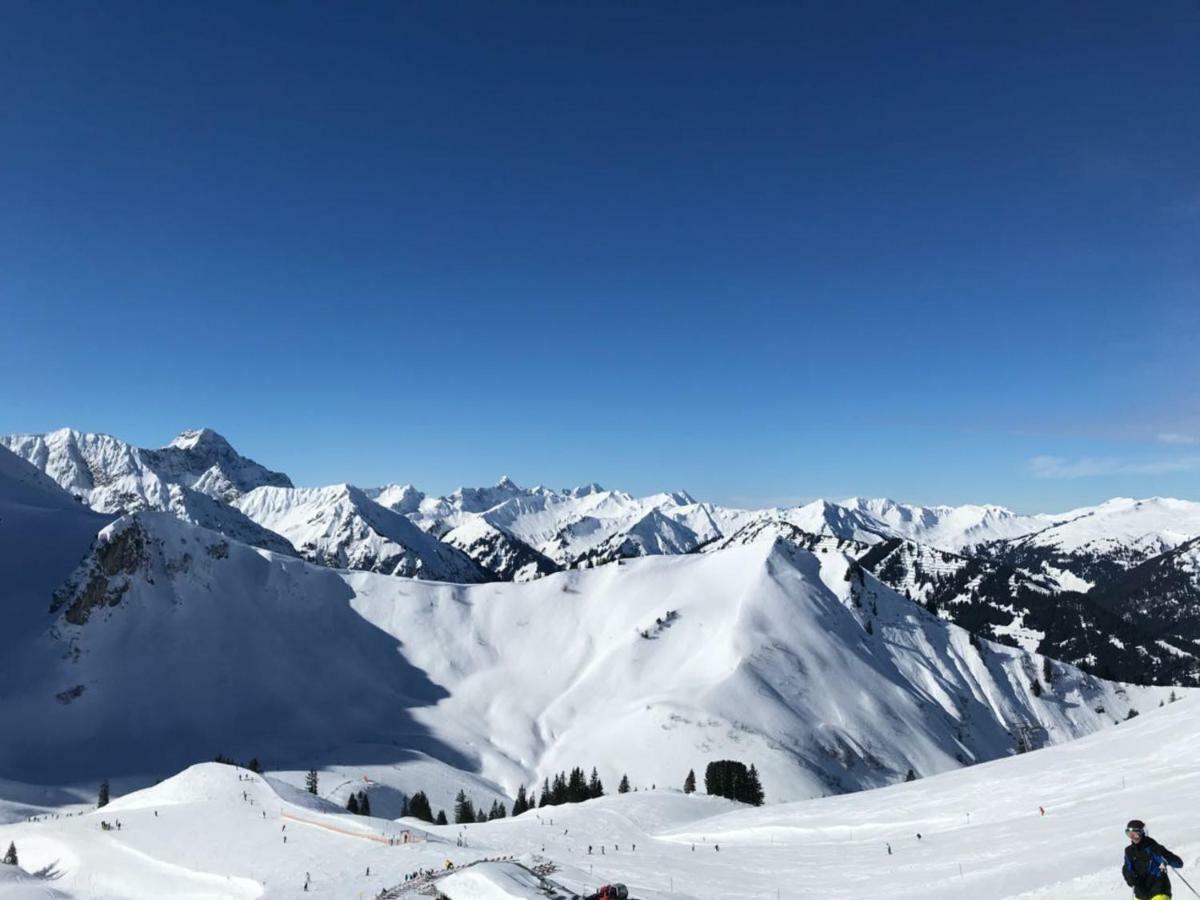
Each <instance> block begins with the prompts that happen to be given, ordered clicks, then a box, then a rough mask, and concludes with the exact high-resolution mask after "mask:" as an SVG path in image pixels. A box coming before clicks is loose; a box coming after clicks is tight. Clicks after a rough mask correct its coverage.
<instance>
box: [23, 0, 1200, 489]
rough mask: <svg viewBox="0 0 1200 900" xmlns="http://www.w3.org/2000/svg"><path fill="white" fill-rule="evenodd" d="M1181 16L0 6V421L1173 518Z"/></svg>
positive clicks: (1192, 175)
mask: <svg viewBox="0 0 1200 900" xmlns="http://www.w3.org/2000/svg"><path fill="white" fill-rule="evenodd" d="M1198 47H1200V10H1198V9H1197V7H1196V6H1195V4H1194V3H1192V2H1186V0H1180V2H1163V3H1155V4H1130V3H1105V2H1100V3H1060V4H1055V3H1045V2H1039V3H1014V4H996V5H994V6H993V7H992V8H990V9H987V8H981V5H979V4H963V3H957V2H956V3H945V4H939V3H930V4H917V5H913V4H906V3H879V4H872V3H847V4H804V3H787V4H775V3H752V4H741V3H736V4H735V3H728V4H709V3H677V4H676V3H667V4H656V3H638V4H632V3H630V4H624V3H615V4H586V3H584V4H564V3H534V4H519V3H517V4H504V5H496V4H490V3H478V4H475V3H468V2H461V3H450V4H446V3H429V4H422V3H412V4H409V3H381V4H354V5H348V4H325V5H321V4H306V3H288V4H257V5H252V4H245V3H229V4H223V3H216V2H214V3H207V4H203V5H196V4H169V3H155V4H150V3H146V4H132V3H111V4H92V3H61V4H60V3H42V2H31V3H10V4H6V5H5V6H4V8H3V10H2V11H0V100H2V101H3V106H4V109H5V114H4V116H2V117H0V314H2V318H0V384H3V386H4V387H3V389H2V390H0V431H4V432H11V431H42V430H47V429H51V428H55V427H59V426H62V425H71V426H73V427H77V428H83V429H88V430H97V431H107V432H111V433H113V434H116V435H118V436H120V437H123V438H125V439H127V440H130V441H133V442H135V443H138V444H141V445H145V446H157V445H160V444H163V443H165V442H167V441H168V440H169V439H170V438H171V437H172V436H173V435H174V434H175V433H176V432H178V431H180V430H182V429H184V428H187V427H194V426H197V425H200V424H204V425H209V426H211V427H214V428H216V429H217V430H219V431H221V432H222V433H224V434H225V435H226V436H227V437H229V438H230V440H231V441H232V442H233V443H234V444H235V446H237V447H238V448H239V449H241V450H242V451H243V452H245V453H247V454H249V455H251V456H254V457H255V458H257V459H259V460H260V461H261V462H264V463H266V464H268V465H271V466H273V467H276V468H281V469H283V470H285V471H287V472H289V473H290V474H291V475H292V476H293V478H294V479H295V480H296V481H297V482H298V483H304V484H318V483H327V482H334V481H352V482H356V483H359V484H375V483H380V482H385V481H411V482H414V483H416V484H418V485H419V486H421V487H423V488H424V489H427V490H431V491H437V492H442V491H445V490H449V489H451V488H453V487H454V486H456V485H458V484H462V483H467V484H474V483H490V482H493V481H495V480H496V478H498V477H499V476H500V475H501V474H504V473H507V474H509V475H511V476H512V477H513V478H515V479H516V480H517V481H519V482H523V483H538V482H542V483H548V484H552V485H565V484H574V483H580V482H587V481H592V480H597V481H600V482H601V483H604V484H606V485H608V486H618V487H624V488H626V489H628V490H631V491H635V492H649V491H653V490H660V489H669V488H686V489H688V490H690V491H691V492H692V493H694V494H696V495H698V496H702V497H704V498H706V499H713V500H717V501H721V502H727V503H745V504H754V505H759V504H767V503H777V502H790V501H800V500H804V499H809V498H812V497H815V496H834V497H838V496H845V495H850V494H861V495H881V494H886V495H890V496H893V497H896V498H899V499H905V500H910V501H917V502H954V503H957V502H997V503H1003V504H1006V505H1009V506H1012V507H1013V508H1016V509H1018V510H1022V511H1038V510H1057V509H1062V508H1065V507H1067V506H1072V505H1079V504H1083V503H1089V502H1094V501H1097V500H1099V499H1103V498H1106V497H1109V496H1113V495H1138V496H1141V495H1151V494H1170V495H1175V496H1185V497H1192V498H1196V497H1200V408H1198V403H1197V396H1198V394H1197V386H1198V380H1200V379H1198V376H1200V353H1198V352H1197V350H1198V348H1200V167H1198V166H1197V165H1196V161H1197V159H1200V102H1198V99H1200V96H1198V94H1197V90H1198V87H1197V86H1198V85H1200V52H1198V51H1197V48H1198Z"/></svg>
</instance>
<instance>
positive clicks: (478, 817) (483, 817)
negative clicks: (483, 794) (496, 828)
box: [475, 809, 487, 824]
mask: <svg viewBox="0 0 1200 900" xmlns="http://www.w3.org/2000/svg"><path fill="white" fill-rule="evenodd" d="M475 821H476V822H479V823H480V824H483V823H484V822H486V821H487V813H485V812H484V811H483V810H482V809H480V810H479V811H478V812H477V813H475Z"/></svg>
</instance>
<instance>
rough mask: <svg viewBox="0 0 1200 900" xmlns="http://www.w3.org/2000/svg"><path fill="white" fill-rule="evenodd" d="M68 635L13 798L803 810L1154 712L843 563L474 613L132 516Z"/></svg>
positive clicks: (558, 589)
mask: <svg viewBox="0 0 1200 900" xmlns="http://www.w3.org/2000/svg"><path fill="white" fill-rule="evenodd" d="M260 490H268V491H275V490H279V489H260ZM255 493H257V492H255ZM389 515H390V513H389ZM410 527H411V525H410ZM426 537H427V536H426ZM302 543H303V542H302ZM42 609H43V610H44V609H45V607H42ZM55 614H56V619H55V620H54V621H53V623H52V624H48V627H46V628H45V629H44V630H43V631H41V632H40V634H38V635H37V636H36V638H30V639H27V640H25V641H24V642H23V643H22V645H21V647H19V648H18V649H17V652H15V653H14V654H13V655H12V659H11V664H12V667H11V669H10V671H9V672H8V673H7V675H8V677H7V678H5V679H4V681H3V682H0V716H2V717H3V718H4V719H5V721H8V722H13V723H17V725H16V726H14V729H13V737H12V738H11V739H10V740H9V741H6V742H3V743H0V774H3V775H9V776H11V777H16V778H20V779H22V780H27V781H37V780H39V779H46V778H48V777H51V776H53V777H62V773H64V772H75V773H77V774H78V775H79V776H80V777H82V776H83V775H85V774H89V773H90V774H93V775H94V774H97V773H99V772H107V773H108V774H120V773H136V772H152V771H161V767H162V766H163V765H164V764H173V765H179V764H182V763H186V762H189V761H194V760H196V759H197V758H199V759H203V758H210V757H211V756H212V755H214V754H215V753H218V752H223V753H227V754H230V755H233V756H235V757H237V758H249V756H251V755H259V756H265V755H267V754H268V752H269V754H270V757H271V759H272V760H273V761H274V762H275V764H276V765H283V764H284V763H290V764H291V766H290V767H292V768H303V767H305V766H306V765H309V764H312V763H322V762H330V763H336V762H339V761H345V760H339V757H338V754H337V748H338V747H339V746H340V747H347V746H351V745H354V746H358V747H363V748H368V749H365V750H363V751H362V754H364V755H365V756H364V758H361V759H360V762H362V763H367V762H374V763H379V764H389V763H393V762H396V761H397V760H398V759H399V758H401V756H402V755H403V754H406V753H408V752H410V751H412V750H416V751H420V752H423V753H426V754H428V755H430V756H432V757H434V758H436V759H440V760H442V761H443V762H448V763H450V764H452V765H454V766H456V767H458V768H460V769H465V770H469V771H473V772H475V773H477V774H478V775H479V776H481V777H482V778H484V779H486V780H487V781H488V782H490V783H493V784H496V785H498V786H499V787H500V788H501V789H503V790H505V791H507V792H508V793H509V794H510V795H511V794H512V793H513V792H514V791H515V790H516V788H517V786H518V785H520V784H522V783H524V784H531V783H533V782H535V781H540V780H541V779H543V778H545V777H546V776H547V775H551V774H553V773H555V772H558V771H561V770H565V769H569V768H571V767H572V766H575V765H584V764H591V765H596V766H598V767H599V769H600V772H601V775H602V777H603V778H604V779H605V780H607V781H609V782H610V783H611V782H612V781H615V780H616V778H617V777H618V776H619V773H621V772H628V773H629V775H630V777H632V778H635V779H636V780H637V782H638V783H643V784H650V783H670V782H674V781H677V780H678V778H679V776H680V772H679V770H680V768H681V767H684V768H686V767H702V766H703V764H704V762H705V761H706V760H707V759H711V758H713V757H714V756H725V755H728V756H734V757H736V758H743V759H746V760H747V761H748V762H755V763H756V764H757V765H758V766H759V769H760V771H762V772H763V777H764V782H765V783H766V784H767V785H768V793H769V795H770V796H771V797H772V798H773V799H780V798H795V797H805V796H815V795H820V794H825V793H830V792H838V791H846V790H856V789H860V788H864V787H872V786H877V785H880V784H887V783H890V782H892V781H894V780H895V779H896V778H898V777H899V776H900V775H902V774H903V773H904V772H905V771H907V769H909V768H915V769H916V771H917V772H919V773H921V774H926V773H930V772H936V771H943V770H946V769H949V768H954V767H957V766H958V765H961V764H962V763H964V762H976V761H979V760H983V759H991V758H995V757H997V756H1002V755H1005V754H1007V753H1011V752H1012V751H1013V749H1014V747H1015V746H1016V744H1017V742H1018V735H1019V734H1024V735H1025V736H1026V737H1025V739H1026V740H1028V742H1030V743H1032V744H1034V745H1039V744H1041V743H1054V742H1058V741H1062V740H1067V739H1069V738H1072V737H1075V736H1078V735H1081V734H1086V733H1090V732H1091V731H1094V730H1096V729H1098V728H1101V727H1104V726H1105V725H1108V724H1111V723H1112V721H1114V720H1119V719H1121V718H1123V716H1124V715H1125V713H1126V711H1127V710H1128V709H1129V708H1130V707H1131V706H1133V705H1138V704H1142V705H1145V703H1146V702H1147V700H1148V698H1153V697H1157V696H1158V695H1159V694H1162V693H1164V692H1163V691H1162V690H1161V689H1149V688H1129V689H1128V690H1127V691H1126V690H1125V689H1122V688H1118V687H1117V686H1114V685H1112V684H1107V683H1101V682H1098V681H1096V680H1094V679H1091V678H1088V677H1084V676H1082V675H1081V674H1079V673H1078V672H1075V671H1073V670H1070V669H1069V668H1066V667H1063V668H1062V669H1061V671H1060V672H1059V673H1058V674H1057V675H1056V677H1055V679H1054V683H1053V685H1052V686H1047V687H1046V690H1045V691H1044V692H1043V693H1042V695H1041V696H1037V690H1036V689H1035V688H1034V687H1033V682H1034V681H1035V680H1036V679H1037V678H1038V676H1039V673H1040V672H1041V671H1042V661H1041V660H1040V659H1039V658H1037V657H1034V656H1030V655H1028V654H1025V653H1022V652H1021V651H1018V650H1016V649H1013V648H1005V647H998V646H991V645H987V644H984V645H982V649H976V647H974V646H973V645H972V643H971V641H970V639H969V636H968V635H967V633H966V632H963V631H961V630H960V629H958V628H956V627H954V626H946V625H944V624H942V623H940V622H938V621H937V620H936V619H934V618H933V617H931V616H929V615H927V614H926V613H925V612H924V611H923V610H921V609H920V608H918V607H916V606H914V605H913V604H911V603H909V602H908V601H906V600H904V599H903V598H902V597H900V596H898V595H896V594H895V593H894V592H892V591H890V590H889V589H887V588H885V587H884V586H883V585H881V584H879V583H878V582H876V581H874V579H873V578H871V577H870V576H867V575H865V574H864V573H862V571H861V570H860V569H858V568H857V567H856V565H855V564H854V563H853V561H852V560H850V559H849V558H848V557H846V556H845V555H844V554H841V553H837V552H832V551H831V552H826V553H817V554H813V553H808V552H806V551H802V550H797V549H794V548H792V547H790V546H788V545H785V544H782V543H777V544H769V543H758V544H752V545H749V546H746V547H738V548H731V549H729V550H726V551H721V552H715V553H710V554H700V555H690V556H681V557H653V558H647V559H641V560H635V561H629V562H625V563H617V564H611V565H607V566H603V567H600V568H597V569H591V570H587V571H577V572H571V573H563V574H560V575H553V576H550V577H548V578H543V579H539V580H538V581H535V582H532V583H529V584H489V585H480V586H476V587H469V586H462V585H451V584H439V583H434V582H421V581H412V580H406V579H398V578H394V577H389V576H384V575H377V574H372V573H366V572H354V571H337V570H333V569H327V568H319V567H313V566H310V565H307V564H305V563H303V562H300V561H298V560H292V559H288V558H286V557H279V556H271V555H269V554H264V553H261V552H259V551H256V550H253V549H251V548H248V547H246V546H243V545H241V544H238V543H236V542H234V541H231V540H229V539H227V538H224V537H222V536H220V535H218V534H216V533H214V532H209V531H205V530H203V529H198V528H194V527H192V526H189V525H187V524H186V523H183V522H180V521H178V520H177V519H175V518H173V517H170V516H168V515H166V514H160V513H140V514H137V515H134V516H127V517H123V518H122V519H120V520H118V521H116V522H114V523H113V524H111V525H109V526H108V527H107V528H105V530H104V532H103V533H102V535H101V538H100V539H99V540H98V542H97V544H96V547H95V548H94V550H93V552H92V553H91V554H90V555H89V557H88V558H87V560H86V561H85V562H84V564H83V565H81V566H80V567H79V568H78V569H76V571H75V572H74V574H73V576H72V577H71V579H70V581H69V583H68V584H66V585H65V586H64V587H63V588H62V589H61V590H60V591H58V592H57V594H56V595H55ZM40 615H43V616H44V615H45V613H44V612H41V613H40ZM540 648H554V652H553V653H544V652H540ZM634 740H636V742H637V747H638V750H637V752H636V753H634V752H631V750H630V747H631V741H634ZM99 748H103V751H102V752H101V751H100V749H99Z"/></svg>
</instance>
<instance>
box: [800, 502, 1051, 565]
mask: <svg viewBox="0 0 1200 900" xmlns="http://www.w3.org/2000/svg"><path fill="white" fill-rule="evenodd" d="M838 506H840V507H841V508H842V509H846V510H849V511H851V512H853V513H856V514H858V515H859V516H861V517H862V518H863V520H864V522H865V523H869V530H871V531H873V532H875V533H876V534H879V535H882V536H885V537H905V538H908V539H909V540H912V541H916V542H917V543H921V544H927V545H929V546H930V547H936V548H938V549H940V550H950V551H953V552H957V551H960V550H963V549H965V548H969V547H974V546H976V545H977V544H981V543H986V542H988V541H995V540H1003V539H1006V538H1015V537H1021V536H1023V535H1026V534H1029V533H1031V532H1033V531H1038V530H1040V529H1042V528H1045V527H1046V526H1047V525H1049V524H1052V523H1053V522H1055V521H1057V520H1058V519H1059V518H1060V517H1057V516H1020V515H1017V514H1016V513H1014V512H1012V511H1011V510H1008V509H1005V508H1004V507H1003V506H974V505H970V504H968V505H966V506H913V505H910V504H906V503H897V502H896V501H894V500H888V499H885V498H877V499H863V498H859V497H852V498H850V499H849V500H843V501H842V502H841V503H840V504H838ZM797 524H799V522H797ZM843 536H844V535H843Z"/></svg>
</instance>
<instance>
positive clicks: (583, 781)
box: [566, 766, 588, 803]
mask: <svg viewBox="0 0 1200 900" xmlns="http://www.w3.org/2000/svg"><path fill="white" fill-rule="evenodd" d="M587 798H588V784H587V776H586V775H584V774H583V769H581V768H580V767H579V766H576V767H575V768H573V769H572V770H571V777H570V778H568V779H567V783H566V800H567V802H568V803H582V802H583V801H584V800H586V799H587Z"/></svg>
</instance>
